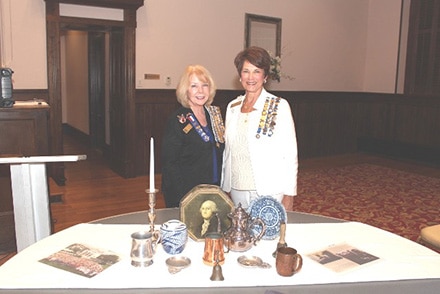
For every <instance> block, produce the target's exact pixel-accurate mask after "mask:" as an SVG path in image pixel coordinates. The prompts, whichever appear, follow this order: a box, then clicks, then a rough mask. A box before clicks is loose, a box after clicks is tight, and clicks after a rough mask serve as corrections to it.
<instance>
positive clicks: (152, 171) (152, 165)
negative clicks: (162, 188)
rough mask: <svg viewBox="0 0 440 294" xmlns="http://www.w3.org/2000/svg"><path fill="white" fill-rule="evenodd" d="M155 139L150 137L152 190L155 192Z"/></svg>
mask: <svg viewBox="0 0 440 294" xmlns="http://www.w3.org/2000/svg"><path fill="white" fill-rule="evenodd" d="M155 189H156V188H155V187H154V139H153V137H151V139H150V192H154V190H155Z"/></svg>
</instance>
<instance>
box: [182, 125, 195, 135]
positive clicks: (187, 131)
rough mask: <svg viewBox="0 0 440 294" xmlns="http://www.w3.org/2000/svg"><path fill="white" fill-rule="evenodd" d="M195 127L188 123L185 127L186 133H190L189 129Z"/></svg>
mask: <svg viewBox="0 0 440 294" xmlns="http://www.w3.org/2000/svg"><path fill="white" fill-rule="evenodd" d="M192 128H193V126H192V125H191V124H187V125H186V126H185V127H184V128H183V132H184V133H185V134H188V133H189V131H191V129H192Z"/></svg>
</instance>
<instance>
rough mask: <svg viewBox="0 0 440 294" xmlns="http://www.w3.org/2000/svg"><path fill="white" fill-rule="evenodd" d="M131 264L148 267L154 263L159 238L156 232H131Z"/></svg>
mask: <svg viewBox="0 0 440 294" xmlns="http://www.w3.org/2000/svg"><path fill="white" fill-rule="evenodd" d="M131 239H132V243H131V252H130V257H131V265H132V266H135V267H147V266H149V265H151V264H152V263H153V256H154V253H155V252H156V246H157V243H158V241H159V239H158V238H157V237H156V236H155V234H153V233H151V232H147V231H140V232H135V233H133V234H131Z"/></svg>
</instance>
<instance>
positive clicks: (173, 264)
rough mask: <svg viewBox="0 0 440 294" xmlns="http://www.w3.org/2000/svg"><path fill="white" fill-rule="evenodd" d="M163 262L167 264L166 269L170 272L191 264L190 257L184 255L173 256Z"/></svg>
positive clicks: (175, 271) (178, 270)
mask: <svg viewBox="0 0 440 294" xmlns="http://www.w3.org/2000/svg"><path fill="white" fill-rule="evenodd" d="M165 263H166V264H167V266H168V271H169V272H170V273H172V274H175V273H178V272H180V271H181V270H182V269H184V268H186V267H188V266H189V265H190V264H191V259H189V258H188V257H185V256H173V257H170V258H167V260H165Z"/></svg>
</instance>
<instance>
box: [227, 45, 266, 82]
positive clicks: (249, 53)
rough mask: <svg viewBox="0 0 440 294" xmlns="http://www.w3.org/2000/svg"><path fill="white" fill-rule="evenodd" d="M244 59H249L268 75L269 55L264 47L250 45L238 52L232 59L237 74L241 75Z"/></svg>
mask: <svg viewBox="0 0 440 294" xmlns="http://www.w3.org/2000/svg"><path fill="white" fill-rule="evenodd" d="M245 61H249V62H250V63H252V64H253V65H255V66H256V67H258V68H261V69H263V70H264V76H265V77H267V76H268V75H269V72H270V55H269V53H268V52H267V51H266V50H265V49H263V48H261V47H256V46H252V47H249V48H246V49H244V50H243V51H241V52H240V53H238V54H237V56H236V57H235V59H234V64H235V67H236V68H237V71H238V74H239V75H241V70H242V69H243V64H244V62H245Z"/></svg>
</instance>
